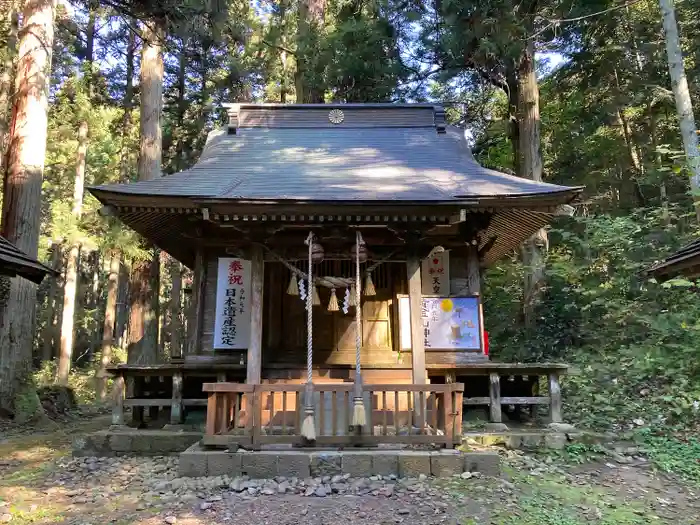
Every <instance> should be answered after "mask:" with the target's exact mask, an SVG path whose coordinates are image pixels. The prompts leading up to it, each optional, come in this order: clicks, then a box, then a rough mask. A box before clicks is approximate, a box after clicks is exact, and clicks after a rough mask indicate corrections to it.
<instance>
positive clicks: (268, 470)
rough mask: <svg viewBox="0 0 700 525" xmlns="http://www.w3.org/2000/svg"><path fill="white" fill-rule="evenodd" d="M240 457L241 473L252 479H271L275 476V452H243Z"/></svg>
mask: <svg viewBox="0 0 700 525" xmlns="http://www.w3.org/2000/svg"><path fill="white" fill-rule="evenodd" d="M236 454H240V456H241V473H242V474H244V475H246V476H249V477H251V478H253V479H272V478H274V477H275V476H277V455H278V454H277V453H276V452H266V451H263V452H244V453H239V452H236Z"/></svg>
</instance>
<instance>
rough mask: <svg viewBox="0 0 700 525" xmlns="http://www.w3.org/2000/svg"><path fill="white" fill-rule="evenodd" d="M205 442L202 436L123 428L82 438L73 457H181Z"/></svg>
mask: <svg viewBox="0 0 700 525" xmlns="http://www.w3.org/2000/svg"><path fill="white" fill-rule="evenodd" d="M201 438H202V434H201V433H200V432H171V431H163V430H137V429H133V428H129V427H124V426H119V427H114V428H110V429H109V430H101V431H98V432H94V433H92V434H88V435H86V436H81V437H79V438H76V439H75V440H74V441H73V455H74V456H76V457H83V456H97V457H109V456H125V455H129V454H133V455H136V456H167V455H170V454H179V453H180V452H183V451H184V450H186V449H187V447H189V446H190V445H192V444H193V443H196V442H197V441H199V440H200V439H201Z"/></svg>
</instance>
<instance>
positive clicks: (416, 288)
mask: <svg viewBox="0 0 700 525" xmlns="http://www.w3.org/2000/svg"><path fill="white" fill-rule="evenodd" d="M420 265H421V260H420V259H419V258H418V257H409V258H408V260H407V261H406V272H407V276H408V301H409V305H410V310H411V362H412V364H413V383H414V384H416V385H424V384H426V377H425V375H426V374H425V346H424V333H423V322H422V321H421V310H422V309H423V305H422V302H423V296H422V294H421V287H422V284H421V278H420Z"/></svg>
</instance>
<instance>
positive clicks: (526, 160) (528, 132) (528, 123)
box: [518, 39, 547, 327]
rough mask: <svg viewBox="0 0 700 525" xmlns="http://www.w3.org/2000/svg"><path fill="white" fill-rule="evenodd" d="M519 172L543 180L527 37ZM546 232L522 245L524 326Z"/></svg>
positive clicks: (531, 316)
mask: <svg viewBox="0 0 700 525" xmlns="http://www.w3.org/2000/svg"><path fill="white" fill-rule="evenodd" d="M518 97H519V98H518V124H519V137H518V139H519V141H518V152H519V159H518V175H519V176H520V177H523V178H526V179H531V180H534V181H537V182H541V181H542V154H541V152H540V93H539V88H538V86H537V76H536V72H535V44H534V40H532V39H529V40H528V41H527V44H526V46H525V48H524V49H523V53H522V55H521V57H520V63H519V66H518ZM546 248H547V232H546V231H545V230H544V229H541V230H539V231H538V232H537V233H535V234H534V235H533V236H532V237H531V238H530V239H528V240H527V241H526V242H525V244H524V245H523V248H522V257H523V263H524V264H525V267H526V268H525V282H524V285H523V319H524V322H525V325H526V326H529V327H532V326H534V324H535V309H536V306H537V303H538V302H539V299H540V295H541V289H542V284H543V281H544V256H545V253H546Z"/></svg>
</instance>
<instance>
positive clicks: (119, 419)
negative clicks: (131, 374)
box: [112, 374, 124, 425]
mask: <svg viewBox="0 0 700 525" xmlns="http://www.w3.org/2000/svg"><path fill="white" fill-rule="evenodd" d="M112 396H113V403H112V424H113V425H123V424H124V376H123V375H122V374H119V375H118V376H117V377H115V378H114V389H113V391H112Z"/></svg>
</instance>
